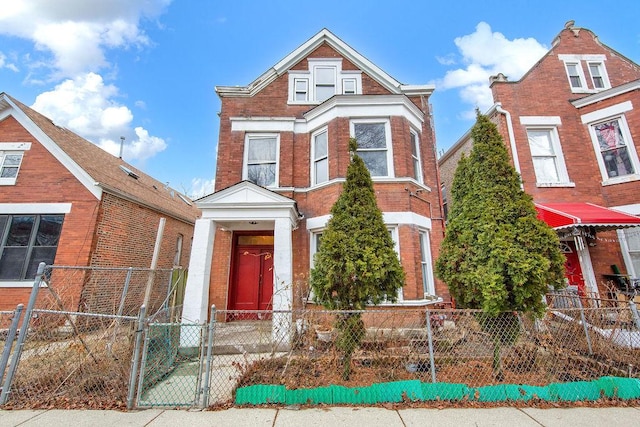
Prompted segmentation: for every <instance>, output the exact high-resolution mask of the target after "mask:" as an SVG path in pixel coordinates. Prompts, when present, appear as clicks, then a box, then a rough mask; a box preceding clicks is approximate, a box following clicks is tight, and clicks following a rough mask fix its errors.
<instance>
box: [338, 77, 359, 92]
mask: <svg viewBox="0 0 640 427" xmlns="http://www.w3.org/2000/svg"><path fill="white" fill-rule="evenodd" d="M347 83H349V84H353V90H347ZM357 93H358V81H357V80H356V78H355V77H349V78H344V77H343V78H342V94H343V95H355V94H357Z"/></svg>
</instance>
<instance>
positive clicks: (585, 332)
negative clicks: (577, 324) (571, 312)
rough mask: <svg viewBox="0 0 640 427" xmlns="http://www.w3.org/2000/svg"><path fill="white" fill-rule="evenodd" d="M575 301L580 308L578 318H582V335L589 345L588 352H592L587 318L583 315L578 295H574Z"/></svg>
mask: <svg viewBox="0 0 640 427" xmlns="http://www.w3.org/2000/svg"><path fill="white" fill-rule="evenodd" d="M576 301H577V302H578V308H580V320H582V328H583V329H584V335H585V336H586V337H587V346H588V347H589V354H590V355H592V354H593V349H592V348H591V337H590V336H589V327H588V326H587V320H586V318H585V317H584V308H583V307H582V301H580V296H579V295H578V296H577V297H576Z"/></svg>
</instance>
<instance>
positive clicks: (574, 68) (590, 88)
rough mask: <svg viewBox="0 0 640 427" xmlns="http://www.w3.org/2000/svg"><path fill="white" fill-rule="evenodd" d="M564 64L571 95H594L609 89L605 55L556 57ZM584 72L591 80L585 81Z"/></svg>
mask: <svg viewBox="0 0 640 427" xmlns="http://www.w3.org/2000/svg"><path fill="white" fill-rule="evenodd" d="M558 58H559V59H560V60H561V61H563V62H564V68H565V71H566V72H567V78H568V79H569V86H570V87H571V92H573V93H594V92H598V91H601V90H605V89H609V88H611V83H609V77H608V75H607V69H606V67H605V66H604V62H605V60H606V59H607V58H606V56H605V55H558ZM585 70H588V71H589V76H590V77H591V79H589V80H587V78H586V74H585Z"/></svg>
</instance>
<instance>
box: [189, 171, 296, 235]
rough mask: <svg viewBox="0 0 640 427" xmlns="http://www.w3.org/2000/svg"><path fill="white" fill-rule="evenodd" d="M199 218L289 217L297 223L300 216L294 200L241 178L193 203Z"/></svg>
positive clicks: (249, 218) (223, 220) (273, 218)
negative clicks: (236, 182)
mask: <svg viewBox="0 0 640 427" xmlns="http://www.w3.org/2000/svg"><path fill="white" fill-rule="evenodd" d="M196 206H197V207H198V208H199V209H201V210H202V218H207V219H211V220H214V221H218V222H228V221H243V220H254V219H260V220H275V219H277V218H289V219H290V220H291V224H292V226H296V225H297V223H298V219H299V217H300V215H299V212H298V208H297V205H296V201H295V200H293V199H290V198H288V197H285V196H281V195H280V194H277V193H275V192H273V191H270V190H267V189H266V188H263V187H260V186H259V185H256V184H254V183H252V182H250V181H242V182H239V183H238V184H235V185H232V186H231V187H227V188H225V189H223V190H220V191H218V192H215V193H213V194H210V195H208V196H206V197H204V198H202V199H200V200H198V201H197V202H196Z"/></svg>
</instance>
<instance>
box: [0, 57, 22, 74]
mask: <svg viewBox="0 0 640 427" xmlns="http://www.w3.org/2000/svg"><path fill="white" fill-rule="evenodd" d="M0 68H8V69H9V70H11V71H15V72H16V73H17V72H18V71H20V70H18V67H16V64H13V63H11V62H7V56H6V55H5V54H4V53H2V52H0Z"/></svg>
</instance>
